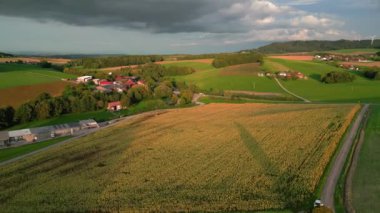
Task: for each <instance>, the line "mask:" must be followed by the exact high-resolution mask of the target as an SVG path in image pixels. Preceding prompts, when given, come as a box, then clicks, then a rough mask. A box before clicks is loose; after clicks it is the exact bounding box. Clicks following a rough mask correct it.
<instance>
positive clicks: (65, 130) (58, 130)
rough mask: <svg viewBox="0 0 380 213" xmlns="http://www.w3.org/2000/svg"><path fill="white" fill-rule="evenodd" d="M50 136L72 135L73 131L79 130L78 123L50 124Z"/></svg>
mask: <svg viewBox="0 0 380 213" xmlns="http://www.w3.org/2000/svg"><path fill="white" fill-rule="evenodd" d="M52 128H53V130H52V133H51V136H53V137H55V136H65V135H73V134H74V132H77V131H79V130H81V128H80V125H79V123H68V124H59V125H54V126H52Z"/></svg>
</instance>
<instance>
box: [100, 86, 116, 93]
mask: <svg viewBox="0 0 380 213" xmlns="http://www.w3.org/2000/svg"><path fill="white" fill-rule="evenodd" d="M96 90H98V91H100V92H105V93H108V92H112V90H110V89H108V88H107V87H102V86H97V87H96Z"/></svg>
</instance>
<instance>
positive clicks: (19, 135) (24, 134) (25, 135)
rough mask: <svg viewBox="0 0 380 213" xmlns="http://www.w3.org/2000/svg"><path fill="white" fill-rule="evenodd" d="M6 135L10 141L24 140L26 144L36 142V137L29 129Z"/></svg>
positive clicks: (10, 132)
mask: <svg viewBox="0 0 380 213" xmlns="http://www.w3.org/2000/svg"><path fill="white" fill-rule="evenodd" d="M8 133H9V139H10V140H11V141H19V140H25V141H27V142H34V141H36V140H38V137H37V136H36V135H34V134H33V133H32V132H31V131H30V129H20V130H13V131H9V132H8Z"/></svg>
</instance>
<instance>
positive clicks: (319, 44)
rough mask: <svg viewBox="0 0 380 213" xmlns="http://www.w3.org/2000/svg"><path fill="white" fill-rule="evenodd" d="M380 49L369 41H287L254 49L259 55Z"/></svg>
mask: <svg viewBox="0 0 380 213" xmlns="http://www.w3.org/2000/svg"><path fill="white" fill-rule="evenodd" d="M364 48H376V49H380V40H379V39H377V40H375V41H374V44H373V45H372V46H371V40H361V41H350V40H338V41H317V40H314V41H288V42H275V43H271V44H269V45H265V46H262V47H259V48H258V49H256V50H257V51H259V52H261V53H292V52H315V51H317V52H318V51H332V50H341V49H364Z"/></svg>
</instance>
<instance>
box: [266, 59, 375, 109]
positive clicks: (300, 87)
mask: <svg viewBox="0 0 380 213" xmlns="http://www.w3.org/2000/svg"><path fill="white" fill-rule="evenodd" d="M267 60H269V61H270V62H271V63H272V64H279V66H283V67H286V68H287V69H289V70H293V71H299V72H302V73H304V74H305V75H306V76H307V77H308V80H297V81H292V80H289V81H282V84H283V85H284V86H285V87H286V88H287V89H288V90H290V91H291V92H294V93H295V94H297V95H300V96H302V97H304V98H307V99H309V100H311V101H317V102H319V101H320V102H352V103H355V102H356V103H359V102H360V103H364V102H365V103H379V102H380V89H379V88H380V81H374V80H369V79H367V78H365V77H363V76H362V75H361V74H360V73H358V72H351V73H352V74H354V75H355V76H356V80H354V82H351V83H337V84H325V83H322V82H321V81H320V79H321V76H323V75H324V74H326V73H328V72H331V71H343V72H348V71H345V70H343V69H340V68H336V67H333V66H331V65H328V64H325V63H321V62H307V61H289V60H282V59H267ZM273 71H276V69H273Z"/></svg>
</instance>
